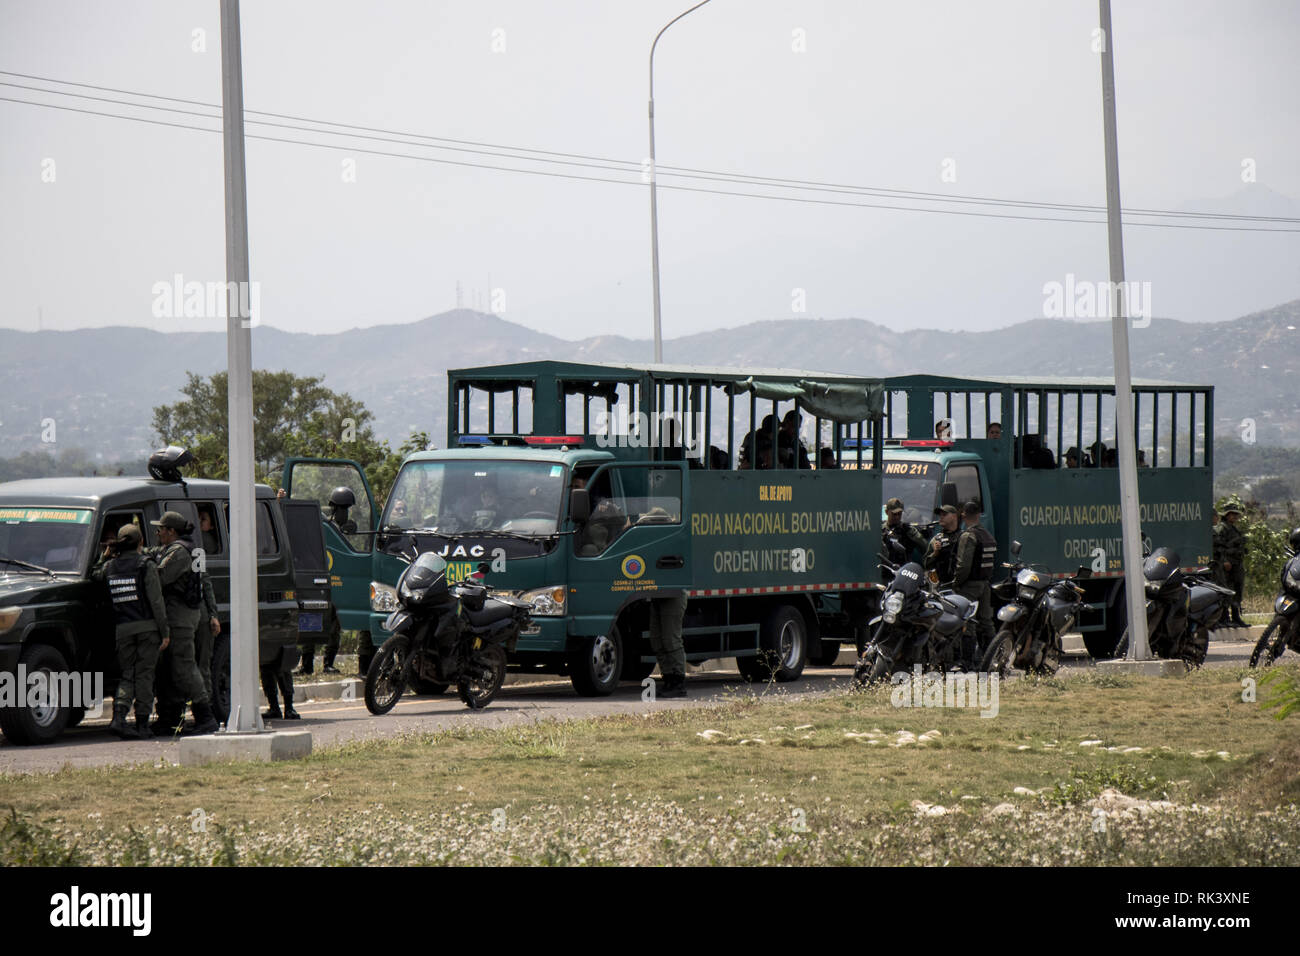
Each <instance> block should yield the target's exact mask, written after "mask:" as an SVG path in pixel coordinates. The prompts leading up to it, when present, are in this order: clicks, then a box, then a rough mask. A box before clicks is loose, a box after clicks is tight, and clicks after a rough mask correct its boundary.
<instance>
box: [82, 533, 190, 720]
mask: <svg viewBox="0 0 1300 956" xmlns="http://www.w3.org/2000/svg"><path fill="white" fill-rule="evenodd" d="M142 540H143V538H142V535H141V534H140V529H139V528H138V527H136V526H135V525H134V524H125V525H122V527H121V528H119V529H118V532H117V539H116V541H114V542H113V543H111V544H110V545H109V546H108V547H106V548H105V549H104V554H103V557H102V558H100V561H99V563H98V564H97V565H96V566H95V569H94V570H93V571H92V572H91V577H92V578H93V579H94V580H96V581H104V582H107V584H108V593H109V597H110V598H111V599H112V601H113V620H114V622H115V624H116V628H117V663H118V667H119V669H120V671H121V677H120V678H119V679H118V682H117V694H116V695H115V696H114V697H113V722H112V723H110V724H109V725H108V729H109V732H110V733H113V734H116V735H117V736H118V737H121V738H123V739H124V740H148V739H149V738H151V737H152V736H153V733H152V732H150V730H149V715H150V714H151V713H152V712H153V676H154V668H155V667H156V666H157V664H158V654H159V652H160V651H161V650H163V649H164V648H166V647H167V643H168V640H169V634H170V631H169V630H168V627H167V607H166V605H165V604H164V603H163V593H162V584H161V582H160V581H159V579H158V568H157V567H156V566H155V565H154V563H153V562H152V561H151V560H149V559H148V558H146V557H145V556H144V555H142V554H141V553H140V542H141V541H142ZM132 704H134V705H135V729H134V730H132V729H131V728H130V727H128V726H127V723H126V716H127V714H129V713H130V712H131V705H132Z"/></svg>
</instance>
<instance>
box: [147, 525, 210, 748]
mask: <svg viewBox="0 0 1300 956" xmlns="http://www.w3.org/2000/svg"><path fill="white" fill-rule="evenodd" d="M169 522H170V523H169ZM178 522H179V523H180V524H181V525H182V526H183V527H184V526H185V525H186V524H187V522H185V519H184V518H183V517H182V516H181V515H179V514H177V513H176V512H174V511H169V512H167V513H166V514H164V515H163V517H162V521H159V522H150V523H151V524H157V525H160V526H161V527H170V528H175V526H176V523H178ZM183 527H182V528H180V529H176V530H178V531H181V532H182V533H183ZM156 550H157V561H158V577H159V580H160V581H161V583H162V589H163V599H164V602H165V603H166V605H167V626H168V628H169V629H170V630H171V646H170V647H168V649H167V653H166V654H165V655H164V657H163V660H164V662H165V663H164V666H163V670H164V671H165V674H166V677H167V683H168V687H169V691H168V693H167V694H166V695H165V696H163V697H160V700H159V704H158V724H157V725H156V726H155V728H154V729H155V731H162V732H166V733H170V732H172V731H173V730H174V729H175V727H176V726H178V725H179V724H180V720H181V716H182V711H183V710H184V706H185V701H187V700H188V701H189V702H190V706H191V707H192V708H193V711H194V719H195V723H196V725H198V726H199V727H202V726H204V725H206V724H208V723H209V722H210V721H211V718H212V707H211V704H210V703H209V697H208V691H207V688H206V687H205V686H204V683H203V677H202V675H201V674H200V673H199V665H198V661H197V660H196V659H195V635H194V632H195V629H196V628H197V627H198V625H199V623H200V616H201V615H202V614H203V601H202V600H200V601H199V606H198V607H190V606H189V604H188V603H187V602H186V599H185V592H186V590H187V588H188V585H189V575H190V574H193V573H194V572H193V570H192V569H191V567H190V564H191V561H192V560H193V559H192V558H191V557H190V552H189V549H188V548H187V547H186V546H185V544H184V543H183V542H182V541H181V540H176V541H173V542H172V543H171V544H169V545H166V546H165V547H163V548H161V549H156ZM204 623H205V626H206V622H204ZM210 650H211V648H210V645H209V652H210ZM211 729H215V727H214V728H211ZM205 732H210V730H209V731H205Z"/></svg>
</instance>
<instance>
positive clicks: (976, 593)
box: [952, 501, 998, 668]
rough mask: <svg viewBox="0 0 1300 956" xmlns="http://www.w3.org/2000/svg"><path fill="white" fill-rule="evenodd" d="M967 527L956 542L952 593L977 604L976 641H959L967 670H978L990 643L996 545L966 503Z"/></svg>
mask: <svg viewBox="0 0 1300 956" xmlns="http://www.w3.org/2000/svg"><path fill="white" fill-rule="evenodd" d="M961 513H962V519H963V520H964V521H965V524H966V527H965V528H964V529H963V530H962V533H961V537H959V538H958V539H957V556H956V561H955V564H954V567H953V579H952V581H953V590H955V591H956V592H957V593H958V594H960V595H961V596H962V597H965V598H969V599H970V600H972V601H979V610H978V611H977V612H976V614H975V622H976V633H977V635H978V644H977V643H976V639H975V638H973V637H972V636H971V635H969V634H967V635H966V636H965V637H963V639H962V656H963V657H964V658H965V659H966V665H967V666H968V667H972V668H974V667H976V666H978V663H979V660H980V658H981V656H982V655H983V653H984V651H985V650H987V649H988V646H989V644H990V643H991V642H992V641H993V591H992V589H991V586H990V584H989V581H990V580H991V579H992V577H993V558H994V554H995V553H996V551H997V547H998V543H997V541H996V540H994V538H993V535H991V534H989V532H988V529H987V528H985V527H984V526H983V525H982V524H980V506H979V505H978V504H977V503H976V502H974V501H968V502H966V504H965V505H963V506H962V509H961Z"/></svg>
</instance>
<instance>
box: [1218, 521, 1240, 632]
mask: <svg viewBox="0 0 1300 956" xmlns="http://www.w3.org/2000/svg"><path fill="white" fill-rule="evenodd" d="M1229 513H1231V512H1225V513H1224V520H1223V522H1222V524H1220V526H1219V527H1220V528H1221V529H1222V530H1221V531H1220V532H1219V538H1218V543H1219V550H1220V553H1221V554H1222V556H1223V562H1224V565H1225V566H1224V569H1223V574H1224V583H1225V586H1227V587H1230V588H1232V590H1233V591H1235V592H1236V596H1235V598H1234V600H1233V605H1232V622H1233V623H1234V624H1236V625H1237V626H1238V627H1244V626H1245V621H1243V620H1242V618H1241V599H1242V597H1243V596H1244V593H1245V589H1246V536H1245V534H1243V533H1242V531H1241V529H1240V528H1238V527H1237V526H1236V525H1235V524H1233V523H1232V522H1230V521H1228V519H1227V515H1228V514H1229ZM1236 513H1237V514H1240V512H1236Z"/></svg>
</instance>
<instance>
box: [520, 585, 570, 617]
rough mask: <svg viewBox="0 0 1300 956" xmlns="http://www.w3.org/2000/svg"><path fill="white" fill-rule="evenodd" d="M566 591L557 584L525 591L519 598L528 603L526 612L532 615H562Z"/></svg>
mask: <svg viewBox="0 0 1300 956" xmlns="http://www.w3.org/2000/svg"><path fill="white" fill-rule="evenodd" d="M566 597H567V592H566V591H565V590H564V588H563V587H562V586H560V585H558V584H553V585H551V586H550V587H545V588H537V589H536V590H533V591H525V592H524V593H523V594H521V595H519V600H521V601H523V602H524V603H525V604H527V605H528V613H529V614H532V615H533V616H534V617H564V611H565V606H566V603H565V598H566Z"/></svg>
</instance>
